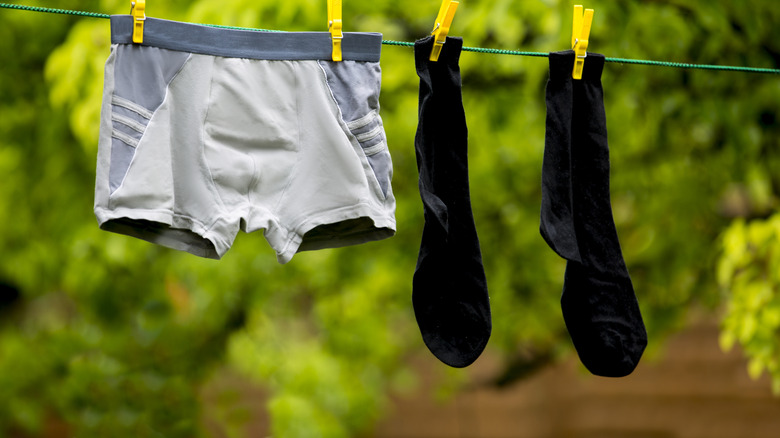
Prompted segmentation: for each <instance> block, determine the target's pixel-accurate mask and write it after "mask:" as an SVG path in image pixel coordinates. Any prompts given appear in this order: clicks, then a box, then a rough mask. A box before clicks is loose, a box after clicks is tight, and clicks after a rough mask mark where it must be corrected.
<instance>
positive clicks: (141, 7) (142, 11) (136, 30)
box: [130, 0, 146, 44]
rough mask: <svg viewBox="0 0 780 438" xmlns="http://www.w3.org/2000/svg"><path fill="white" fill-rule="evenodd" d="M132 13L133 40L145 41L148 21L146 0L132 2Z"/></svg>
mask: <svg viewBox="0 0 780 438" xmlns="http://www.w3.org/2000/svg"><path fill="white" fill-rule="evenodd" d="M130 15H132V16H133V42H134V43H138V44H141V43H142V42H144V21H146V0H134V1H131V2H130Z"/></svg>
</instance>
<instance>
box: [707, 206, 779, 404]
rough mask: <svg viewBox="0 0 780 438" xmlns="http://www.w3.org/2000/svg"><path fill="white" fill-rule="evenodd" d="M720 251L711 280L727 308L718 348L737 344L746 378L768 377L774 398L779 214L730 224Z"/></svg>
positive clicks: (776, 361) (777, 345)
mask: <svg viewBox="0 0 780 438" xmlns="http://www.w3.org/2000/svg"><path fill="white" fill-rule="evenodd" d="M722 247H723V254H722V256H721V258H720V260H719V261H718V271H717V274H718V283H719V284H720V285H721V287H722V288H723V289H724V292H725V293H726V294H727V303H728V305H727V307H726V315H725V317H724V318H723V330H722V332H721V337H720V344H721V347H722V348H723V349H724V350H729V349H731V348H732V347H733V346H734V344H735V343H739V344H740V345H741V346H742V347H743V349H744V351H745V353H746V354H747V355H748V357H749V358H750V362H749V363H748V372H749V373H750V376H751V377H752V378H754V379H757V378H758V377H759V376H760V375H761V374H762V373H763V372H764V370H766V371H768V372H769V374H770V375H771V376H772V389H773V391H774V392H775V393H776V394H780V343H778V336H777V335H778V333H779V332H780V271H779V270H778V266H780V214H775V215H773V216H772V217H770V218H768V219H766V220H754V221H751V222H749V223H745V222H744V221H742V220H738V221H735V222H734V223H733V224H732V225H731V226H730V227H729V228H728V229H727V230H726V231H725V232H724V233H723V238H722Z"/></svg>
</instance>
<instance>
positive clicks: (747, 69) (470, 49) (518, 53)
mask: <svg viewBox="0 0 780 438" xmlns="http://www.w3.org/2000/svg"><path fill="white" fill-rule="evenodd" d="M0 8H6V9H19V10H22V11H33V12H47V13H51V14H64V15H78V16H82V17H92V18H111V15H109V14H100V13H97V12H85V11H74V10H68V9H52V8H42V7H37V6H25V5H13V4H8V3H0ZM207 26H212V27H220V28H226V29H242V30H253V31H260V32H280V31H278V30H269V29H247V28H241V27H233V26H218V25H212V24H207ZM382 44H386V45H390V46H407V47H413V46H414V43H410V42H407V41H391V40H383V41H382ZM463 50H464V51H466V52H476V53H490V54H494V55H515V56H536V57H540V58H546V57H548V56H549V53H546V52H523V51H518V50H501V49H486V48H483V47H463ZM605 60H606V62H617V63H620V64H640V65H654V66H659V67H676V68H688V69H701V70H721V71H723V70H725V71H739V72H747V73H768V74H775V75H780V69H773V68H756V67H738V66H731V65H711V64H687V63H682V62H666V61H650V60H646V59H626V58H609V57H607V58H605Z"/></svg>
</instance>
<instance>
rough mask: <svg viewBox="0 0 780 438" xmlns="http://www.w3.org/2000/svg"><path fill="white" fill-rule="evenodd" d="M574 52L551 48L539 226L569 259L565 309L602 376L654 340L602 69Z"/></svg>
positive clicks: (627, 369)
mask: <svg viewBox="0 0 780 438" xmlns="http://www.w3.org/2000/svg"><path fill="white" fill-rule="evenodd" d="M573 67H574V52H573V51H570V50H569V51H565V52H558V53H551V54H550V80H549V82H548V84H547V132H546V138H545V153H544V164H543V170H542V214H541V225H540V230H541V233H542V236H543V237H544V239H545V241H547V243H548V244H549V245H550V247H551V248H552V249H553V250H555V252H557V253H558V254H559V255H560V256H561V257H563V258H565V259H566V260H568V263H567V265H566V276H565V281H564V286H563V294H562V296H561V308H562V311H563V318H564V321H565V322H566V328H567V329H568V331H569V335H570V336H571V339H572V342H573V343H574V347H575V348H576V349H577V353H578V354H579V356H580V360H581V361H582V363H583V364H584V365H585V367H586V368H588V370H589V371H590V372H591V373H593V374H596V375H600V376H607V377H621V376H625V375H628V374H630V373H631V372H632V371H633V370H634V368H635V367H636V365H637V363H638V362H639V359H640V358H641V357H642V353H643V352H644V349H645V346H646V345H647V333H646V331H645V327H644V323H643V322H642V315H641V314H640V311H639V305H638V304H637V301H636V297H635V295H634V289H633V286H632V284H631V278H630V277H629V274H628V269H627V268H626V265H625V262H624V261H623V254H622V251H621V249H620V242H619V241H618V236H617V230H616V229H615V223H614V220H613V218H612V206H611V204H610V194H609V146H608V143H607V122H606V115H605V111H604V101H603V89H602V87H601V72H602V70H603V67H604V56H603V55H599V54H595V53H588V57H587V59H586V61H585V68H584V73H583V77H582V80H573V79H572V77H571V72H572V68H573Z"/></svg>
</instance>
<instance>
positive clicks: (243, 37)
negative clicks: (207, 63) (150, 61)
mask: <svg viewBox="0 0 780 438" xmlns="http://www.w3.org/2000/svg"><path fill="white" fill-rule="evenodd" d="M132 42H133V17H132V16H130V15H112V16H111V43H112V44H132ZM143 45H144V46H153V47H161V48H164V49H170V50H179V51H183V52H192V53H200V54H203V55H213V56H224V57H233V58H250V59H269V60H289V61H295V60H319V59H321V60H329V59H331V56H332V55H331V54H332V50H333V45H332V43H331V38H330V33H328V32H260V31H255V30H240V29H225V28H217V27H211V26H204V25H199V24H192V23H182V22H179V21H169V20H161V19H158V18H150V17H147V18H146V22H145V23H144V42H143ZM381 49H382V34H380V33H368V32H344V39H343V40H341V51H342V55H343V58H344V60H353V61H374V62H379V55H380V52H381Z"/></svg>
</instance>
